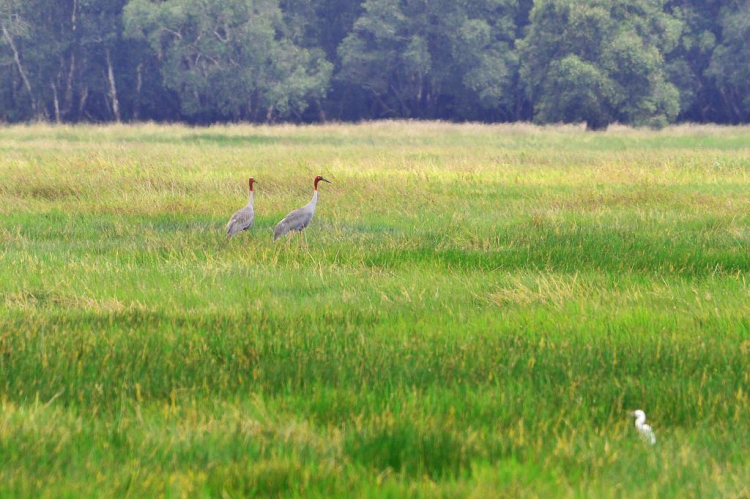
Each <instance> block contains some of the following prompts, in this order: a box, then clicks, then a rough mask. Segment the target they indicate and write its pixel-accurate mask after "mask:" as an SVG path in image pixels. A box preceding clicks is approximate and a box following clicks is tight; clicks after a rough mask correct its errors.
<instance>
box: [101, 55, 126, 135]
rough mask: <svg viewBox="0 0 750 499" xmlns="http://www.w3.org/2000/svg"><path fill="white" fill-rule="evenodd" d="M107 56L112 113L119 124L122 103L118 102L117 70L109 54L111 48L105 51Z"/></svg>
mask: <svg viewBox="0 0 750 499" xmlns="http://www.w3.org/2000/svg"><path fill="white" fill-rule="evenodd" d="M105 55H106V56H107V78H108V79H109V100H110V101H111V102H112V113H113V114H114V115H115V121H117V122H118V123H119V122H120V121H122V120H121V118H120V101H119V100H117V86H116V85H115V70H114V68H113V67H112V57H111V56H110V53H109V48H107V49H106V50H105Z"/></svg>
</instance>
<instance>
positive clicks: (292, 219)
mask: <svg viewBox="0 0 750 499" xmlns="http://www.w3.org/2000/svg"><path fill="white" fill-rule="evenodd" d="M317 204H318V191H315V192H314V193H313V198H312V201H310V202H309V203H307V204H306V205H305V206H303V207H302V208H299V209H296V210H294V211H293V212H291V213H290V214H288V215H287V216H285V217H284V219H283V220H282V221H281V222H279V223H278V224H276V228H275V229H274V230H273V240H274V241H275V240H277V239H278V238H280V237H282V236H284V235H286V234H287V233H288V232H289V231H292V230H294V231H297V232H299V231H301V230H303V229H304V228H305V227H307V226H308V225H310V222H311V221H312V219H313V215H315V206H316V205H317Z"/></svg>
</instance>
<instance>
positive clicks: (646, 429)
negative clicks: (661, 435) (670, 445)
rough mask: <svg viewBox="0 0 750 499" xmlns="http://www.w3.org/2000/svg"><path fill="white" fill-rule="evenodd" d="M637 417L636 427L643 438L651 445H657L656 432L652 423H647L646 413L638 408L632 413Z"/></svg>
mask: <svg viewBox="0 0 750 499" xmlns="http://www.w3.org/2000/svg"><path fill="white" fill-rule="evenodd" d="M630 415H631V416H633V417H634V418H635V429H636V430H638V433H639V434H640V435H641V438H642V439H643V440H644V441H645V442H647V443H648V444H650V445H656V434H655V433H654V430H653V429H652V428H651V426H650V425H647V424H646V413H645V412H643V411H642V410H640V409H638V410H637V411H633V412H631V413H630Z"/></svg>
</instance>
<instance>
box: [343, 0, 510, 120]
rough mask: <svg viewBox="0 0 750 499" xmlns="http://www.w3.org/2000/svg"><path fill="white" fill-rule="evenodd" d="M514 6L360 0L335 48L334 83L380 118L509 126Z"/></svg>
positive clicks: (506, 2)
mask: <svg viewBox="0 0 750 499" xmlns="http://www.w3.org/2000/svg"><path fill="white" fill-rule="evenodd" d="M517 9H518V2H516V1H513V0H478V1H475V0H436V1H431V2H425V1H424V0H367V1H366V2H365V3H364V13H363V15H362V16H361V17H360V18H359V19H358V20H357V21H356V23H355V24H354V27H353V30H352V32H351V34H350V35H349V36H348V37H347V38H346V39H345V40H344V41H343V43H342V44H341V46H340V48H339V56H340V58H341V73H340V78H341V79H342V80H344V81H346V82H348V83H350V84H352V85H355V86H358V87H361V88H363V89H365V90H366V91H368V92H369V94H370V96H371V98H372V99H373V100H374V102H375V105H376V106H377V108H378V112H376V114H377V115H379V116H406V117H420V118H424V117H436V116H441V115H443V112H445V111H447V112H448V114H450V115H452V116H457V117H470V116H471V115H472V114H474V113H473V112H474V111H475V109H476V108H477V107H480V108H485V109H492V110H496V111H497V116H498V117H499V118H500V119H503V118H505V119H511V118H513V117H515V116H514V115H513V110H514V103H515V95H514V92H513V86H514V84H515V83H516V79H515V76H516V73H517V71H516V68H517V65H518V60H517V57H516V54H515V51H514V50H513V43H514V40H515V33H516V25H515V15H516V12H517Z"/></svg>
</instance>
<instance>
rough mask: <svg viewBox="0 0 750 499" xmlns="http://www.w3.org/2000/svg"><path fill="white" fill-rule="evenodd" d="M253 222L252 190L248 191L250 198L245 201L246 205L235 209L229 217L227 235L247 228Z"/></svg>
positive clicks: (229, 235) (232, 234)
mask: <svg viewBox="0 0 750 499" xmlns="http://www.w3.org/2000/svg"><path fill="white" fill-rule="evenodd" d="M253 222H255V210H254V209H253V192H252V191H250V200H249V201H248V202H247V205H246V206H245V207H244V208H242V209H240V210H237V212H236V213H235V214H234V215H232V218H230V219H229V223H228V224H227V237H232V236H234V235H237V234H239V233H240V232H242V231H243V230H247V229H249V228H250V227H252V226H253Z"/></svg>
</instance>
